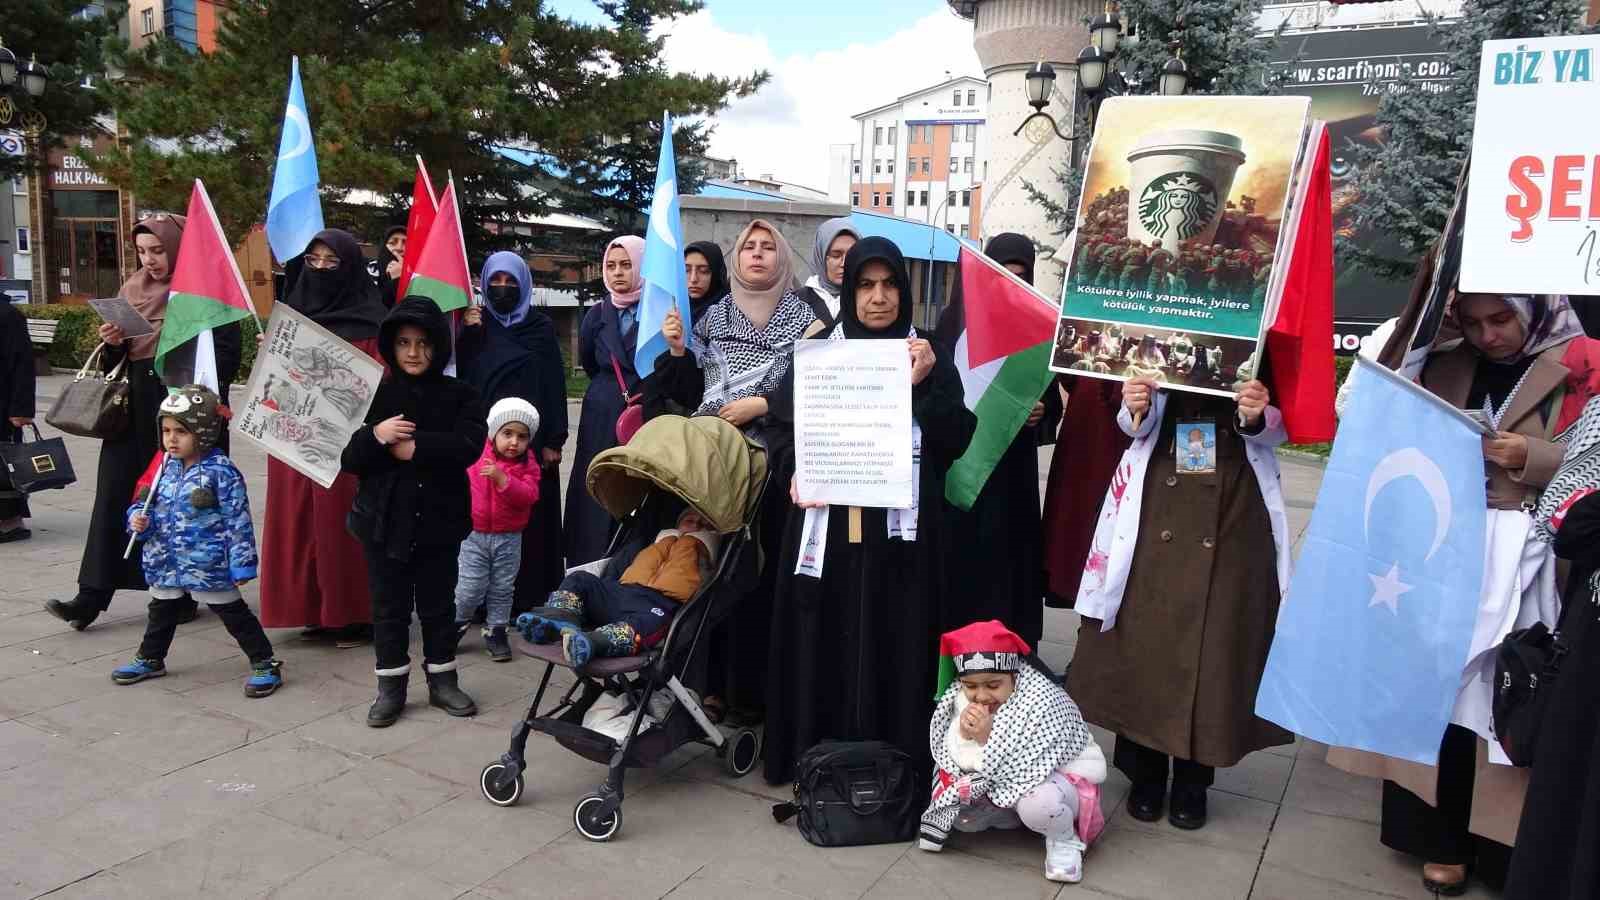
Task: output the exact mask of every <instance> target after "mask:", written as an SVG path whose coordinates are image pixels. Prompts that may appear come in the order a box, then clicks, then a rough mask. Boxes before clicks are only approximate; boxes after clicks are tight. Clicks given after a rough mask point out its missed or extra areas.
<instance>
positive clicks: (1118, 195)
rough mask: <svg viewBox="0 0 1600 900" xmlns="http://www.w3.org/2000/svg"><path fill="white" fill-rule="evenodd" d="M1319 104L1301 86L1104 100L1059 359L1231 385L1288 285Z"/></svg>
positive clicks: (1201, 384) (1124, 374)
mask: <svg viewBox="0 0 1600 900" xmlns="http://www.w3.org/2000/svg"><path fill="white" fill-rule="evenodd" d="M1309 106H1310V101H1309V100H1308V99H1307V98H1304V97H1116V98H1112V99H1111V100H1108V101H1106V103H1105V104H1104V106H1103V107H1102V108H1101V111H1100V115H1099V120H1098V124H1097V125H1096V128H1095V137H1094V142H1093V144H1092V145H1091V146H1090V149H1089V160H1088V164H1087V166H1086V168H1085V170H1084V179H1083V195H1082V198H1081V200H1080V201H1079V204H1078V221H1077V227H1076V230H1075V233H1074V244H1073V249H1072V259H1071V262H1070V265H1069V269H1068V272H1067V281H1066V287H1065V290H1064V293H1063V297H1062V304H1061V321H1060V323H1059V324H1058V326H1057V336H1056V346H1055V350H1054V353H1053V354H1052V358H1051V363H1050V368H1051V369H1053V370H1055V371H1057V372H1069V373H1071V374H1074V375H1089V376H1092V377H1097V378H1110V379H1115V380H1125V379H1127V378H1132V377H1136V376H1139V375H1149V376H1153V377H1155V378H1157V379H1158V380H1160V381H1163V382H1166V383H1167V384H1169V385H1170V386H1171V387H1173V388H1175V389H1178V390H1188V391H1196V392H1199V393H1207V394H1216V395H1222V396H1232V393H1233V392H1232V390H1231V389H1230V388H1231V385H1232V383H1233V381H1234V380H1235V377H1236V374H1237V371H1238V368H1239V367H1240V366H1241V365H1242V364H1244V363H1245V362H1246V361H1247V360H1248V359H1250V358H1251V357H1252V356H1253V355H1254V354H1255V353H1256V350H1257V346H1258V345H1259V343H1260V340H1261V335H1262V331H1263V330H1264V329H1265V328H1266V327H1267V326H1268V325H1270V324H1271V322H1272V317H1271V315H1270V313H1271V311H1272V309H1273V303H1274V300H1275V298H1274V297H1273V289H1274V288H1278V289H1281V280H1282V279H1281V278H1279V277H1277V276H1276V274H1275V273H1276V272H1277V270H1278V268H1279V267H1281V265H1282V263H1283V261H1284V259H1285V256H1286V254H1285V253H1284V252H1283V249H1284V248H1285V247H1286V246H1287V243H1288V242H1287V241H1286V237H1285V236H1286V235H1287V234H1288V229H1286V228H1284V227H1283V226H1284V214H1285V210H1286V208H1287V205H1288V202H1289V198H1290V196H1291V193H1292V190H1293V185H1294V179H1295V175H1296V173H1297V171H1298V170H1299V168H1300V166H1301V160H1302V157H1303V156H1304V151H1305V131H1306V125H1307V114H1308V109H1309ZM1222 128H1226V130H1225V131H1224V130H1219V129H1222Z"/></svg>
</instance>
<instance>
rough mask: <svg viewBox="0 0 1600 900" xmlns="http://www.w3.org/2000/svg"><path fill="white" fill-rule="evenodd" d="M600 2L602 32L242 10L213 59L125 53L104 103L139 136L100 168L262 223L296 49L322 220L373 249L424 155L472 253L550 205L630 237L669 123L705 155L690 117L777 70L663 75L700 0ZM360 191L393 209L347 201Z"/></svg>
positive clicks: (405, 199) (405, 1) (508, 2)
mask: <svg viewBox="0 0 1600 900" xmlns="http://www.w3.org/2000/svg"><path fill="white" fill-rule="evenodd" d="M597 5H598V6H599V8H600V9H601V11H602V12H603V13H604V14H605V16H606V17H607V19H608V21H607V23H606V24H605V25H603V26H595V25H586V24H580V23H576V22H574V21H572V20H570V19H568V18H566V17H563V16H561V15H559V14H557V13H555V12H554V11H552V10H551V9H550V8H548V6H547V4H546V3H545V2H544V0H496V2H475V3H437V2H431V0H386V2H382V3H372V2H370V0H238V2H235V3H232V4H230V8H229V11H228V12H227V14H226V19H225V20H224V22H223V23H222V26H221V28H220V30H219V33H218V35H217V48H216V50H215V52H212V53H202V54H191V53H187V52H185V51H184V50H183V49H182V48H181V47H180V46H178V45H176V44H174V43H173V42H170V41H164V40H158V41H156V42H154V43H153V44H152V45H150V46H148V47H146V48H144V49H143V50H141V51H138V52H129V51H126V49H123V50H121V51H120V52H118V53H117V54H116V56H115V60H116V62H117V64H118V65H119V66H120V67H121V68H122V69H124V70H125V71H126V73H127V78H126V80H125V81H122V82H120V83H118V84H116V85H115V86H114V87H112V88H111V90H110V93H111V96H112V100H113V104H114V106H115V109H116V112H117V116H118V120H119V122H120V124H121V125H122V126H123V127H124V128H125V129H126V132H127V135H128V137H129V140H127V141H125V142H124V143H123V144H122V145H121V146H119V147H118V148H117V149H116V150H115V151H113V152H111V153H108V154H105V155H104V156H103V157H102V158H99V159H97V160H95V161H94V165H95V166H96V168H97V169H98V170H99V171H100V172H102V173H103V174H105V175H106V176H107V177H108V178H110V179H111V180H112V181H114V182H115V183H117V184H118V185H119V186H121V187H125V188H130V189H132V190H133V191H134V192H135V193H136V195H137V196H139V197H140V200H141V203H142V204H145V205H150V206H168V207H171V208H178V207H181V205H182V203H183V201H184V198H186V197H187V196H188V191H189V185H190V182H191V180H192V179H194V178H196V177H199V178H203V179H204V180H205V182H206V186H207V188H208V189H209V190H210V192H211V196H212V198H213V199H214V201H215V202H216V206H217V213H218V215H219V216H220V217H221V218H222V220H223V225H224V227H225V228H226V229H227V230H228V231H229V233H231V234H237V233H239V232H240V231H242V230H243V229H244V228H245V227H246V226H248V225H249V224H251V223H254V222H259V221H262V220H263V218H264V217H265V215H266V204H267V199H268V196H269V194H270V192H271V185H272V170H273V165H274V162H275V160H276V154H277V148H278V140H279V135H280V131H281V126H282V118H283V109H284V98H285V97H286V95H287V91H288V79H289V60H290V57H291V56H292V55H298V56H299V57H300V76H301V81H302V84H303V86H304V89H305V94H306V105H307V107H308V113H309V115H310V117H311V124H312V131H313V134H314V136H315V139H316V151H317V162H318V165H319V168H320V174H321V179H322V187H323V192H324V208H325V210H326V213H325V218H326V219H327V220H328V221H329V224H330V225H332V224H335V223H339V224H345V225H351V226H354V227H356V228H358V229H360V232H359V233H361V234H363V236H367V237H376V234H377V232H378V227H379V226H380V225H381V224H382V221H383V220H388V221H396V220H398V221H403V220H404V210H405V208H406V206H407V204H408V203H409V200H410V196H411V183H412V177H413V174H414V171H415V163H414V161H413V156H414V155H417V154H420V155H421V156H422V157H423V159H424V160H425V161H426V162H427V164H428V168H429V170H430V171H431V172H432V174H433V176H434V179H435V185H436V186H437V187H440V188H441V189H442V186H443V180H444V178H445V175H446V173H453V175H454V177H455V181H456V186H457V191H458V194H459V196H460V199H461V202H462V206H463V210H462V212H463V218H464V220H465V221H464V224H465V225H466V227H467V228H468V229H470V230H469V231H468V233H467V241H468V250H469V252H470V253H471V254H472V255H473V256H474V257H476V256H477V255H478V254H479V253H482V252H485V251H487V250H490V249H494V248H497V247H504V246H511V245H514V244H517V243H519V238H518V237H517V235H516V234H515V227H516V223H517V222H518V221H519V220H522V219H524V218H526V217H528V216H532V215H540V214H545V213H548V212H550V211H552V210H555V209H560V210H562V211H565V212H570V213H574V214H579V215H591V216H594V217H596V218H598V219H599V220H601V221H602V222H605V223H606V224H607V225H608V226H610V227H613V228H615V229H617V230H619V231H620V230H632V229H637V228H638V227H640V226H641V225H642V224H643V215H642V212H641V211H642V210H645V209H647V208H648V201H649V197H650V194H651V192H652V190H653V188H654V184H655V163H656V154H657V150H658V147H659V145H658V143H657V142H658V141H659V139H660V136H659V133H660V129H661V126H660V121H661V114H662V111H663V110H667V111H670V112H671V113H672V114H673V116H674V118H675V119H683V120H686V123H685V124H684V125H682V126H680V127H678V128H677V129H675V133H674V134H673V136H672V138H673V142H674V145H675V149H676V151H677V153H678V156H679V158H680V159H682V158H685V157H692V156H695V155H697V154H703V153H704V152H705V146H706V141H707V137H708V134H707V127H706V126H705V125H704V124H703V123H696V122H693V121H692V120H694V119H696V118H702V119H703V118H704V117H709V116H711V115H713V114H715V113H716V112H717V111H718V110H720V109H721V108H723V107H724V106H725V105H726V104H727V103H728V102H729V100H730V99H732V98H734V97H742V96H746V95H748V94H750V93H752V92H754V91H755V90H756V89H757V88H758V87H759V86H760V85H761V84H763V83H764V82H765V80H766V78H767V75H766V73H765V72H754V73H751V75H749V76H748V77H744V78H735V79H725V78H716V77H704V76H698V75H687V74H674V73H671V72H668V71H667V70H666V69H665V68H664V67H663V65H662V63H661V46H662V41H663V39H662V38H661V37H655V36H652V34H651V28H650V26H651V24H652V23H655V22H658V21H661V20H670V19H672V18H676V17H678V16H682V15H686V14H688V13H691V12H693V11H695V10H697V9H699V8H700V2H699V0H607V2H604V3H599V4H597ZM507 148H509V149H511V150H512V151H513V152H512V153H510V154H509V155H508V154H506V153H503V152H501V151H503V150H505V149H507ZM684 182H685V185H684V187H685V189H687V188H688V187H691V186H692V182H690V181H689V179H684ZM356 190H368V191H375V192H376V193H377V194H378V195H379V196H380V197H381V198H383V199H384V200H385V201H387V202H388V204H389V208H388V209H377V210H373V209H372V208H371V207H370V206H366V207H363V206H358V205H354V204H348V203H346V204H341V203H340V201H342V200H346V199H348V195H349V192H351V191H356ZM523 245H524V246H526V243H525V242H523Z"/></svg>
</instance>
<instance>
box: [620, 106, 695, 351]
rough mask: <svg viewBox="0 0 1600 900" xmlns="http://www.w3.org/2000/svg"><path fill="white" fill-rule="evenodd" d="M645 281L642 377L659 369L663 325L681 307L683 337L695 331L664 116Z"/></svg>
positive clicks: (669, 131)
mask: <svg viewBox="0 0 1600 900" xmlns="http://www.w3.org/2000/svg"><path fill="white" fill-rule="evenodd" d="M639 268H640V275H641V277H642V279H643V281H644V289H643V293H642V294H641V296H640V298H639V336H638V343H637V344H636V345H635V347H636V348H637V349H635V350H634V352H633V369H634V371H635V372H638V373H639V377H640V378H644V377H645V376H647V375H649V374H650V373H651V372H654V371H655V369H656V357H658V356H660V355H661V354H663V353H665V352H666V351H667V339H666V338H664V337H662V336H661V323H662V322H663V321H664V320H665V319H666V317H667V311H668V310H670V309H672V308H673V307H677V309H678V315H679V316H681V317H682V318H683V333H684V337H685V339H687V338H688V336H689V329H691V328H693V327H694V322H693V321H691V319H690V315H689V279H688V276H687V275H686V274H685V272H684V269H683V220H682V218H681V217H680V216H679V213H678V160H677V155H676V154H675V153H674V152H673V150H672V116H671V115H669V114H666V113H663V114H662V117H661V157H660V161H659V162H657V164H656V191H655V198H654V199H653V200H651V201H650V223H649V225H648V226H647V227H646V228H645V233H644V261H643V262H642V263H640V265H639Z"/></svg>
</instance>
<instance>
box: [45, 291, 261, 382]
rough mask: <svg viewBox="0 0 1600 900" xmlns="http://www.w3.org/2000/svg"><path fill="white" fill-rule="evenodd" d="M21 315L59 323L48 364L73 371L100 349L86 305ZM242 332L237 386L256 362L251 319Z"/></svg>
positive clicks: (96, 317) (96, 320) (97, 325)
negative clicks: (242, 339)
mask: <svg viewBox="0 0 1600 900" xmlns="http://www.w3.org/2000/svg"><path fill="white" fill-rule="evenodd" d="M20 309H21V311H22V314H23V315H24V316H26V317H27V318H30V319H54V320H56V321H57V322H58V323H59V324H58V325H57V326H56V339H55V341H54V342H53V343H51V344H50V350H49V353H48V356H49V359H50V365H52V366H55V367H57V368H61V369H76V368H78V367H79V366H81V365H83V361H84V360H86V359H88V358H89V354H90V353H93V352H94V348H95V347H97V346H99V344H100V338H99V337H98V336H97V332H98V331H99V328H100V316H99V314H97V313H96V312H95V311H94V310H93V309H90V308H89V307H87V306H68V305H66V304H64V303H49V304H35V305H28V306H22V307H20ZM239 327H240V328H241V329H242V330H243V332H244V358H243V361H242V362H241V363H240V364H239V375H238V378H237V379H236V380H237V381H238V382H239V383H240V384H243V383H244V382H245V381H248V380H249V378H250V367H251V365H253V364H254V363H255V359H256V333H257V332H258V331H259V330H260V329H259V328H257V326H256V320H255V319H254V318H250V319H245V320H244V321H242V322H240V323H239Z"/></svg>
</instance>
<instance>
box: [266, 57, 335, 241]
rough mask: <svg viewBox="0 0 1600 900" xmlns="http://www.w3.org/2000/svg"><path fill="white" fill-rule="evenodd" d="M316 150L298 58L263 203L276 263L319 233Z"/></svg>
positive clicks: (320, 217) (319, 212) (294, 60)
mask: <svg viewBox="0 0 1600 900" xmlns="http://www.w3.org/2000/svg"><path fill="white" fill-rule="evenodd" d="M319 182H320V179H319V177H318V176H317V148H316V146H315V145H314V144H313V143H312V141H311V117H310V116H308V115H306V95H305V92H304V91H302V90H301V89H300V57H298V56H296V57H294V58H293V60H292V61H291V63H290V75H289V103H288V105H287V106H286V107H285V108H284V110H283V137H282V138H280V139H279V141H278V163H277V167H276V168H275V169H274V171H273V173H272V199H271V200H269V201H267V243H268V244H270V245H272V255H273V256H276V257H277V258H278V261H279V262H287V261H288V260H291V259H293V258H294V257H295V256H297V255H299V254H301V253H304V252H305V250H306V247H307V246H309V245H310V243H311V239H312V238H313V237H315V236H316V234H317V232H319V231H321V230H322V198H321V196H319V194H318V192H317V187H318V184H319Z"/></svg>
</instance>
